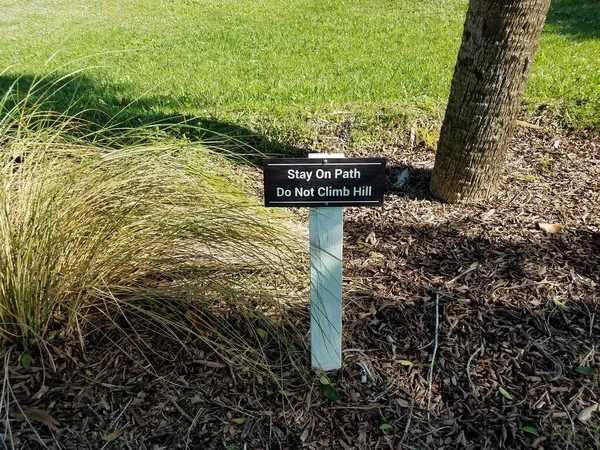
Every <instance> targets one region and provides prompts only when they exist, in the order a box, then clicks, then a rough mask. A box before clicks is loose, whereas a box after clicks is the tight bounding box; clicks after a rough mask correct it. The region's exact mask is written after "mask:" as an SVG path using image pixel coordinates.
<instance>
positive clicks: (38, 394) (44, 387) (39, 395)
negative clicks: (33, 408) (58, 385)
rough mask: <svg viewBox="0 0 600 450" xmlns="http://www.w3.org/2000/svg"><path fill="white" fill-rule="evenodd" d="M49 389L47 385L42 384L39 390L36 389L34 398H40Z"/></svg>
mask: <svg viewBox="0 0 600 450" xmlns="http://www.w3.org/2000/svg"><path fill="white" fill-rule="evenodd" d="M49 390H50V388H49V387H48V386H42V387H41V388H40V390H39V391H37V393H36V394H35V395H34V396H33V399H34V400H39V399H40V398H42V397H43V396H44V395H46V392H48V391H49Z"/></svg>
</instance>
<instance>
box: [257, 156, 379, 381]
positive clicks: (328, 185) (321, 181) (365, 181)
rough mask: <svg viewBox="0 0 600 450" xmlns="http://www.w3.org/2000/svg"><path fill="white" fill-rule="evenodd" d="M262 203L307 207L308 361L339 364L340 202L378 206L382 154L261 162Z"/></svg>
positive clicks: (331, 367) (323, 366) (327, 365)
mask: <svg viewBox="0 0 600 450" xmlns="http://www.w3.org/2000/svg"><path fill="white" fill-rule="evenodd" d="M263 167H264V175H265V178H264V180H265V181H264V183H265V206H268V207H302V206H308V207H309V208H310V209H309V232H310V233H309V234H310V284H311V289H310V301H311V308H310V310H311V314H310V319H311V322H310V336H311V364H312V367H313V368H315V369H318V370H322V371H329V370H337V369H339V368H341V366H342V240H343V206H381V205H383V195H384V192H385V159H384V158H344V155H341V154H315V153H313V154H310V155H309V158H308V159H306V158H280V159H266V160H264V161H263Z"/></svg>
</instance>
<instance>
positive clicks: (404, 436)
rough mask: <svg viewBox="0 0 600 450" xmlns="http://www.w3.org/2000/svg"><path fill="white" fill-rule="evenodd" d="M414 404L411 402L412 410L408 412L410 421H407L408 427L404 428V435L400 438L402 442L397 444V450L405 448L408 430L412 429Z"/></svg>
mask: <svg viewBox="0 0 600 450" xmlns="http://www.w3.org/2000/svg"><path fill="white" fill-rule="evenodd" d="M413 405H414V402H410V409H409V410H408V420H407V421H406V425H405V426H404V433H403V434H402V437H401V438H400V442H398V444H396V450H402V448H403V446H404V439H406V435H407V434H408V430H409V429H410V422H411V420H412V411H413Z"/></svg>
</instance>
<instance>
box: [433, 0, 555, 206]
mask: <svg viewBox="0 0 600 450" xmlns="http://www.w3.org/2000/svg"><path fill="white" fill-rule="evenodd" d="M549 7H550V0H470V2H469V10H468V12H467V19H466V22H465V27H464V33H463V38H462V43H461V46H460V50H459V53H458V59H457V61H456V66H455V68H454V76H453V78H452V87H451V91H450V98H449V101H448V106H447V108H446V115H445V117H444V123H443V125H442V130H441V133H440V139H439V142H438V150H437V154H436V158H435V166H434V169H433V174H432V178H431V185H430V189H431V193H432V194H433V195H434V196H435V197H436V198H438V199H440V200H442V201H446V202H449V203H455V202H457V201H460V200H464V201H481V200H485V199H487V198H489V197H490V196H491V195H492V194H493V193H494V192H495V191H496V189H497V187H498V184H499V182H500V177H501V173H502V169H503V167H504V163H505V159H506V152H507V149H508V144H509V140H510V137H511V136H512V132H513V127H514V123H515V119H516V115H517V113H518V111H519V108H520V105H521V100H522V98H523V91H524V89H525V84H526V82H527V77H528V75H529V69H530V67H531V63H532V60H533V55H534V54H535V51H536V49H537V45H538V42H539V38H540V34H541V32H542V28H543V26H544V21H545V19H546V15H547V13H548V8H549Z"/></svg>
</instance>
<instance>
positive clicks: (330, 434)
mask: <svg viewBox="0 0 600 450" xmlns="http://www.w3.org/2000/svg"><path fill="white" fill-rule="evenodd" d="M406 141H407V139H405V140H404V141H398V142H391V143H386V144H383V143H382V144H381V146H380V147H379V148H377V149H376V150H372V153H377V154H378V155H381V156H388V158H389V161H390V166H391V168H390V177H389V181H390V193H389V195H388V196H387V199H386V205H385V207H383V208H377V209H366V208H355V209H347V210H346V213H345V247H344V252H345V254H344V268H345V277H346V286H345V289H346V297H345V301H346V310H345V322H344V339H345V340H344V349H345V350H344V368H343V369H342V370H340V371H339V373H337V374H334V375H330V380H331V382H332V383H333V385H334V386H335V388H336V389H337V391H338V392H339V393H340V395H341V400H340V401H338V402H332V401H330V400H328V399H327V398H326V397H325V396H324V395H323V392H322V390H321V388H320V384H319V376H318V375H314V376H313V377H312V378H311V379H312V380H313V381H312V384H311V383H310V382H309V383H307V384H305V383H304V382H303V381H302V380H301V379H300V378H299V375H298V374H296V373H292V372H289V373H284V374H282V377H283V379H284V381H286V382H287V384H286V386H285V389H284V390H283V391H282V390H281V387H279V386H277V385H275V384H274V383H272V382H270V381H269V380H268V379H267V378H266V377H264V376H263V375H264V374H260V373H243V372H242V373H239V372H236V371H234V370H232V369H230V368H229V367H228V366H227V365H226V364H224V363H223V361H220V360H219V359H218V356H216V355H215V354H214V353H213V352H211V351H209V350H207V349H200V348H199V349H196V350H190V351H187V352H181V349H180V348H179V347H178V346H177V345H175V344H174V343H170V342H156V343H153V341H152V339H153V337H152V335H151V334H147V335H144V336H141V337H140V339H141V338H143V340H144V341H145V342H146V343H148V342H150V343H152V344H151V345H152V346H153V350H154V353H153V354H151V355H148V354H146V357H147V359H144V357H142V356H141V351H140V350H139V349H137V348H136V347H135V345H134V343H135V342H136V341H135V340H134V341H130V342H127V341H118V340H117V338H116V337H115V339H113V341H110V340H107V339H106V337H105V338H101V337H98V340H97V341H94V340H93V335H91V336H89V337H88V347H87V348H86V353H83V352H82V350H81V349H79V348H78V347H77V345H76V344H73V345H67V344H64V345H62V346H59V345H56V346H57V347H58V348H60V349H61V350H58V349H56V350H52V349H50V353H51V354H52V355H53V357H52V359H53V362H54V365H55V367H51V366H49V365H48V359H49V358H48V356H47V355H45V354H44V353H43V352H42V354H43V356H36V355H32V356H33V364H32V367H31V368H29V369H28V370H25V369H23V368H22V367H21V366H20V365H19V364H18V362H17V359H18V356H19V353H18V351H17V350H16V349H14V348H5V349H4V350H0V351H3V352H4V354H5V357H6V359H4V357H3V360H4V361H7V362H8V364H7V365H6V366H5V367H4V370H3V371H2V372H3V383H2V385H3V388H2V389H0V393H1V394H2V395H1V397H0V449H10V448H13V447H11V444H10V442H12V443H13V445H14V448H19V449H38V448H44V446H45V447H47V448H51V449H101V448H106V449H148V450H150V449H155V450H158V449H185V448H187V449H195V450H197V449H228V448H230V449H270V450H275V449H297V448H306V449H315V450H316V449H319V450H321V449H344V450H346V449H360V450H371V449H394V450H400V449H479V448H489V449H526V448H536V449H566V448H573V449H574V448H578V449H594V448H600V412H593V413H592V414H591V417H589V418H587V420H580V419H586V417H582V416H580V413H582V411H584V409H585V408H588V407H591V406H593V405H595V404H596V403H597V402H600V386H599V382H600V376H599V375H598V368H600V352H599V351H598V347H599V346H600V303H599V302H600V298H599V297H600V291H599V285H598V283H600V206H599V204H600V143H599V142H597V141H596V140H590V139H585V138H582V137H573V136H565V135H554V134H553V133H551V132H542V131H536V130H530V129H521V130H519V131H518V133H517V136H516V137H515V138H514V139H513V144H512V146H511V152H510V157H509V162H508V168H507V171H506V174H505V176H504V179H503V183H502V186H501V189H500V191H499V192H498V194H497V195H496V196H495V198H494V199H493V200H491V201H490V202H489V203H487V204H478V205H445V204H441V203H439V202H436V201H434V200H432V199H430V198H429V197H428V196H427V183H428V178H429V171H430V169H431V167H432V165H433V158H434V153H433V152H432V151H431V150H428V149H427V148H425V147H424V146H423V145H418V143H417V145H416V146H415V148H412V149H411V148H410V145H409V144H408V143H407V142H406ZM346 151H347V153H348V150H347V149H346ZM361 152H362V151H357V153H361ZM350 154H351V151H350ZM406 168H408V169H409V172H410V177H409V179H408V182H407V184H406V185H404V186H403V187H401V188H394V187H393V183H394V182H395V181H396V179H397V175H398V174H399V173H401V172H402V171H403V170H404V169H406ZM540 223H541V224H560V227H558V228H560V230H558V231H557V232H555V233H548V232H546V231H544V230H542V229H540V226H539V224H540ZM296 313H297V314H298V315H299V316H302V315H304V316H306V311H305V310H304V311H298V312H296ZM436 335H437V339H436ZM104 336H106V334H105V335H104ZM156 340H157V341H159V339H158V338H156ZM139 345H140V346H142V344H141V342H140V343H139ZM122 349H125V351H123V350H122ZM434 352H435V360H434V364H433V371H432V373H431V374H430V370H431V365H430V364H431V362H432V356H433V354H434ZM306 361H308V360H306ZM42 362H44V364H46V365H45V366H44V367H42ZM580 367H591V368H595V369H596V372H595V373H580V372H581V371H582V369H580ZM583 371H584V372H585V370H583ZM430 380H431V385H430ZM501 389H502V392H501ZM7 401H8V402H9V405H10V407H9V408H8V415H9V416H8V418H7V417H6V416H5V414H6V411H7V408H5V405H6V402H7ZM3 402H4V403H3ZM578 416H579V417H580V418H578ZM7 420H8V422H7ZM7 423H9V424H10V431H11V435H10V436H8V435H7V434H6V432H7V430H8V427H7ZM523 427H531V428H525V430H524V429H523ZM527 430H528V431H527ZM535 434H539V436H536V435H535Z"/></svg>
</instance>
